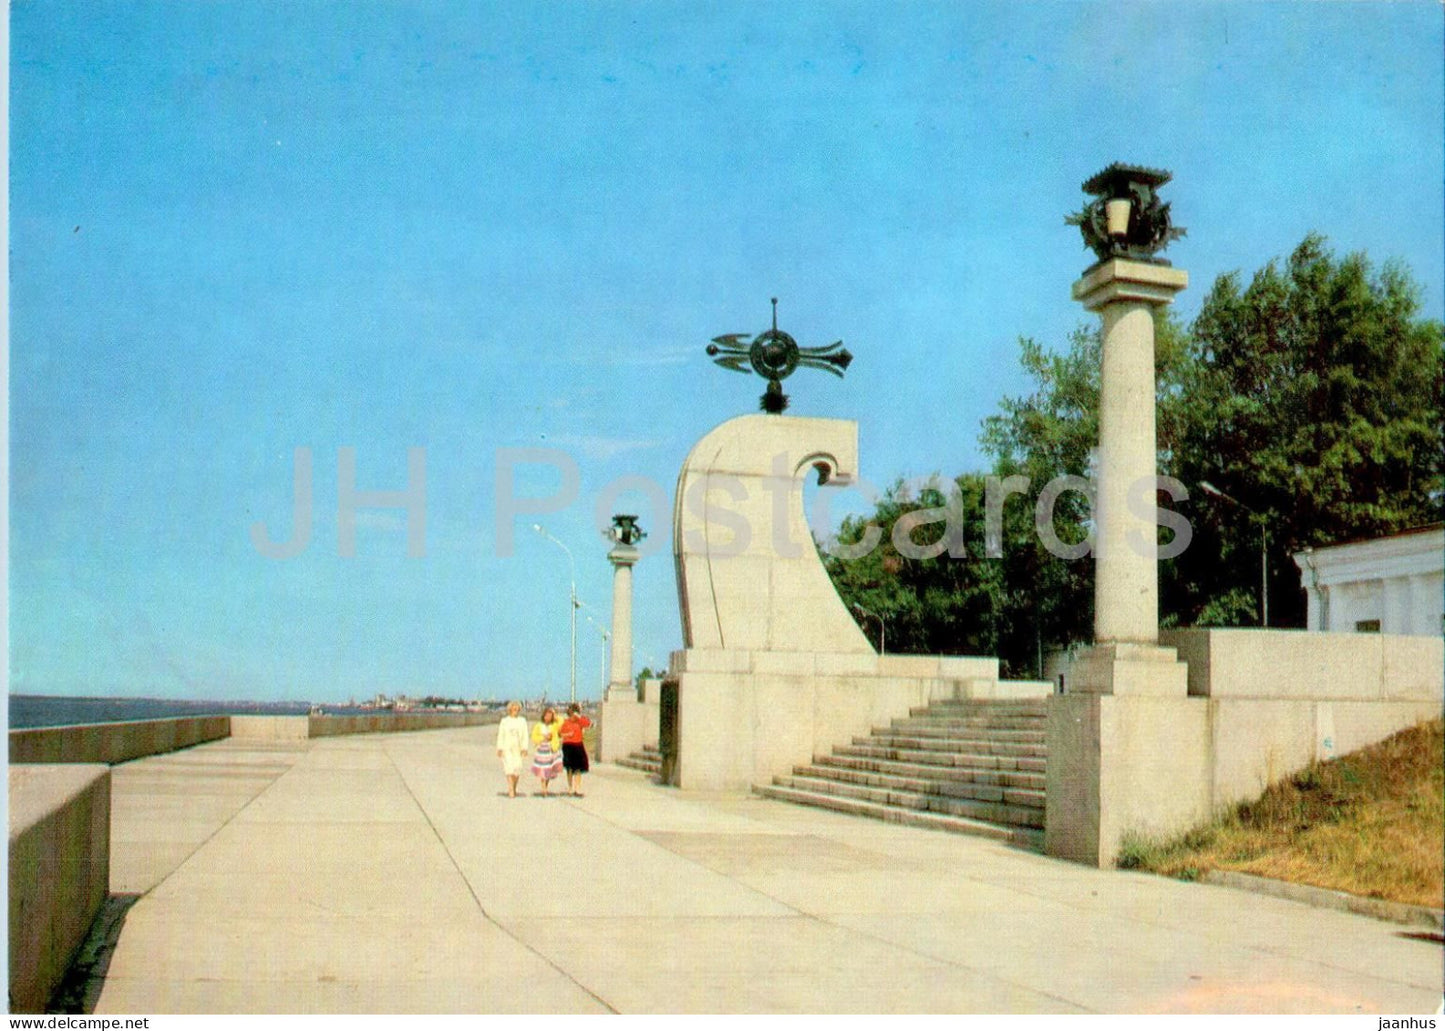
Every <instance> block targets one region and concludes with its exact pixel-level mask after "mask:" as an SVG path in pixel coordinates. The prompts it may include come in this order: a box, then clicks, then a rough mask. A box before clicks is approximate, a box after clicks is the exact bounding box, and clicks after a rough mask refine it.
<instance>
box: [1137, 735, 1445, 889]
mask: <svg viewBox="0 0 1445 1031" xmlns="http://www.w3.org/2000/svg"><path fill="white" fill-rule="evenodd" d="M1119 865H1120V866H1123V867H1128V868H1134V869H1143V870H1152V871H1154V872H1155V873H1162V874H1166V875H1169V876H1173V877H1185V878H1196V877H1198V876H1199V875H1200V874H1201V873H1203V872H1204V871H1206V870H1237V871H1239V872H1241V873H1250V874H1257V875H1259V876H1261V877H1273V878H1276V879H1278V880H1283V881H1293V882H1295V883H1298V884H1312V885H1316V886H1318V887H1321V888H1333V889H1335V890H1337V891H1346V892H1349V893H1351V894H1353V895H1363V896H1366V897H1370V898H1380V899H1389V900H1391V901H1394V902H1407V903H1411V904H1414V905H1421V906H1430V907H1432V908H1435V909H1439V908H1441V907H1442V904H1445V901H1442V900H1445V720H1438V719H1437V720H1432V721H1431V722H1429V723H1422V724H1421V725H1419V726H1418V727H1415V728H1413V729H1411V730H1407V731H1403V732H1401V733H1399V734H1396V735H1395V736H1393V737H1390V738H1387V739H1386V740H1384V741H1381V742H1380V743H1378V744H1376V745H1371V746H1370V747H1369V748H1364V749H1361V750H1360V751H1358V752H1352V753H1350V754H1349V755H1346V756H1342V757H1341V758H1339V759H1333V760H1331V761H1329V762H1325V763H1316V764H1314V765H1312V766H1310V767H1309V768H1308V769H1305V770H1302V771H1301V772H1300V773H1297V774H1295V775H1294V776H1293V777H1291V778H1289V779H1287V780H1285V781H1282V782H1280V783H1279V784H1276V785H1274V786H1273V787H1271V788H1270V789H1269V790H1268V791H1266V792H1265V793H1264V795H1263V796H1261V797H1260V798H1259V799H1258V800H1257V801H1255V802H1250V803H1247V804H1244V805H1240V806H1238V807H1236V808H1235V809H1234V810H1233V811H1232V812H1230V813H1228V814H1227V815H1225V816H1223V817H1221V818H1220V819H1218V820H1216V821H1214V822H1213V823H1210V824H1207V825H1205V826H1203V827H1199V828H1196V829H1194V830H1192V831H1190V832H1189V833H1187V834H1185V835H1183V836H1182V837H1180V838H1178V839H1175V840H1173V841H1169V842H1164V843H1159V842H1152V841H1145V840H1140V839H1137V838H1135V839H1129V840H1126V842H1125V844H1124V847H1123V850H1122V851H1121V854H1120V857H1119Z"/></svg>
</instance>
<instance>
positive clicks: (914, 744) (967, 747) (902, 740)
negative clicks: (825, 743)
mask: <svg viewBox="0 0 1445 1031" xmlns="http://www.w3.org/2000/svg"><path fill="white" fill-rule="evenodd" d="M853 744H855V745H867V746H869V747H872V748H907V749H912V750H914V751H920V752H959V753H970V754H974V755H1018V756H1043V755H1046V754H1047V749H1046V747H1045V745H1044V742H1043V741H1041V740H1040V741H1017V742H1015V741H995V740H993V739H992V738H988V737H983V736H972V735H970V736H969V737H956V736H952V735H950V736H946V737H929V736H922V735H917V734H894V733H891V732H889V731H887V730H882V729H879V730H874V731H873V733H872V734H870V735H869V736H867V737H855V738H854V739H853Z"/></svg>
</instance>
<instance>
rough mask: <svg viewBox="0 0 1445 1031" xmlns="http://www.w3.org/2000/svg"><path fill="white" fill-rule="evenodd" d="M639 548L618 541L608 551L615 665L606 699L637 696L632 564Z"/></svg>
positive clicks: (611, 671)
mask: <svg viewBox="0 0 1445 1031" xmlns="http://www.w3.org/2000/svg"><path fill="white" fill-rule="evenodd" d="M637 559H638V551H637V549H636V548H635V547H633V546H632V545H630V544H618V545H616V546H615V547H614V548H613V549H612V550H611V551H609V552H608V553H607V561H609V562H611V563H612V665H611V668H610V673H609V675H608V677H607V698H608V699H612V698H614V697H617V698H624V697H628V698H632V699H634V700H635V699H636V697H637V687H636V685H635V684H634V683H633V682H632V567H633V565H634V564H635V563H636V562H637Z"/></svg>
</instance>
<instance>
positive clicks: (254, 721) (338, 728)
mask: <svg viewBox="0 0 1445 1031" xmlns="http://www.w3.org/2000/svg"><path fill="white" fill-rule="evenodd" d="M500 718H501V717H500V715H499V714H498V713H495V712H377V713H368V714H367V715H365V716H232V717H231V736H232V737H233V738H236V739H237V740H241V741H305V740H307V739H308V738H314V737H337V736H340V735H342V734H396V733H402V732H405V731H409V730H444V729H446V728H448V727H479V726H485V725H486V724H489V723H496V722H497V721H498V719H500Z"/></svg>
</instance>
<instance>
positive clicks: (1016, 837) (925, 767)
mask: <svg viewBox="0 0 1445 1031" xmlns="http://www.w3.org/2000/svg"><path fill="white" fill-rule="evenodd" d="M1047 711H1048V710H1047V701H1046V699H1043V698H1038V699H1027V700H1016V701H1015V700H1008V701H1002V700H956V701H939V702H934V703H933V704H932V705H929V706H926V707H923V708H918V709H913V710H911V711H910V713H909V715H908V716H907V717H906V718H903V719H895V720H894V721H893V723H892V725H891V726H888V727H878V728H875V729H874V730H873V732H872V733H871V734H869V735H868V736H867V737H855V738H854V739H853V743H852V744H851V745H843V746H840V747H839V748H836V749H834V751H833V754H832V755H826V756H814V758H813V762H812V763H810V764H809V765H806V766H797V767H794V769H793V773H792V774H791V775H789V776H783V777H775V778H774V780H773V783H772V784H770V785H766V786H758V787H756V788H754V789H753V790H754V791H756V792H757V793H759V794H761V795H764V796H766V797H768V798H776V799H781V800H784V801H788V802H797V803H801V804H804V805H813V806H821V807H823V808H827V809H835V810H838V811H840V812H845V813H854V814H857V815H860V816H871V817H874V818H876V819H881V820H888V821H890V822H894V823H903V824H912V825H915V826H924V827H935V828H938V829H941V830H948V831H955V832H959V833H964V834H976V835H981V836H984V837H989V838H994V839H996V840H1000V841H1007V842H1011V843H1013V844H1016V845H1022V846H1024V847H1027V848H1033V849H1038V850H1042V848H1043V838H1044V830H1043V828H1044V764H1045V761H1046V758H1047V755H1046V747H1045V744H1044V738H1045V725H1046V720H1047Z"/></svg>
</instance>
